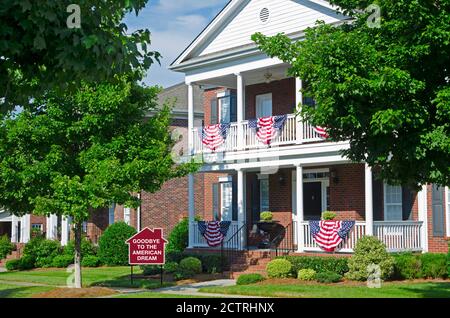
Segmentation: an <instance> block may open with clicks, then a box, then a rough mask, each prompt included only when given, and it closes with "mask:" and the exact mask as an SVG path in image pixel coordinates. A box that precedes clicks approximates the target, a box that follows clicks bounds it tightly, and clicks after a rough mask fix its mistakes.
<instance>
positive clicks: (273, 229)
mask: <svg viewBox="0 0 450 318" xmlns="http://www.w3.org/2000/svg"><path fill="white" fill-rule="evenodd" d="M257 226H258V230H259V231H261V232H264V234H265V235H264V240H263V241H262V242H261V243H260V244H259V246H258V247H259V248H268V247H269V246H270V242H272V240H273V239H274V238H276V237H277V236H279V234H280V233H281V231H283V230H284V227H283V226H282V225H281V224H279V221H275V220H274V219H273V213H272V212H269V211H265V212H262V213H261V214H260V221H259V222H258V223H257Z"/></svg>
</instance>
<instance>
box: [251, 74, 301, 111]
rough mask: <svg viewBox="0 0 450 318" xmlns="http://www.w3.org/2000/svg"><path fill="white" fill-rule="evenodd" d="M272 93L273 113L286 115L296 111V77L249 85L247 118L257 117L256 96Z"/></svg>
mask: <svg viewBox="0 0 450 318" xmlns="http://www.w3.org/2000/svg"><path fill="white" fill-rule="evenodd" d="M267 93H272V112H273V115H285V114H292V113H294V112H295V108H296V105H295V95H296V93H295V79H294V78H287V79H283V80H280V81H274V82H271V83H270V84H266V83H262V84H256V85H249V86H247V87H246V90H245V99H246V108H245V116H246V119H252V118H255V117H256V96H257V95H262V94H267Z"/></svg>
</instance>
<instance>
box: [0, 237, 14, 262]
mask: <svg viewBox="0 0 450 318" xmlns="http://www.w3.org/2000/svg"><path fill="white" fill-rule="evenodd" d="M13 250H14V244H12V243H11V240H10V239H9V237H8V236H7V235H3V236H2V237H0V259H4V258H6V256H8V255H9V254H11V252H12V251H13Z"/></svg>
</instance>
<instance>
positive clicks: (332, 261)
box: [283, 256, 348, 276]
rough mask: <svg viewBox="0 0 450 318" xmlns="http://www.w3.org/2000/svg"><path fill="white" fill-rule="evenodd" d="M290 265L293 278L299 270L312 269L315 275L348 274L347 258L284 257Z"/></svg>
mask: <svg viewBox="0 0 450 318" xmlns="http://www.w3.org/2000/svg"><path fill="white" fill-rule="evenodd" d="M283 258H284V259H286V260H288V261H289V262H290V263H291V264H292V274H293V275H294V276H295V275H297V273H298V272H299V271H300V270H301V269H313V270H315V271H316V272H317V273H323V272H335V273H337V274H339V275H344V274H345V273H347V272H348V258H346V257H319V256H285V257H283Z"/></svg>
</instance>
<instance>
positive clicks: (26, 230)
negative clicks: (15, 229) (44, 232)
mask: <svg viewBox="0 0 450 318" xmlns="http://www.w3.org/2000/svg"><path fill="white" fill-rule="evenodd" d="M20 224H21V230H20V236H21V237H20V243H28V241H29V240H30V237H31V214H27V215H24V216H22V218H21V222H20Z"/></svg>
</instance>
